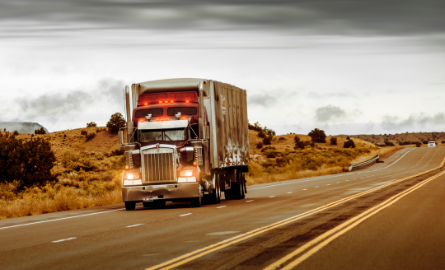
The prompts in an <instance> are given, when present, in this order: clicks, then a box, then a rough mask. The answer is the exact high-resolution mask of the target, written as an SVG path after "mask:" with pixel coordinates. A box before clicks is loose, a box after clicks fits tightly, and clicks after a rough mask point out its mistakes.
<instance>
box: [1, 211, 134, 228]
mask: <svg viewBox="0 0 445 270" xmlns="http://www.w3.org/2000/svg"><path fill="white" fill-rule="evenodd" d="M124 209H125V208H121V209H116V210H110V211H102V212H96V213H91V214H85V215H79V216H72V217H65V218H57V219H49V220H42V221H37V222H32V223H25V224H18V225H12V226H6V227H1V228H0V230H3V229H10V228H16V227H23V226H29V225H35V224H40V223H47V222H53V221H59V220H65V219H71V218H78V217H87V216H93V215H98V214H103V213H110V212H116V211H121V210H124Z"/></svg>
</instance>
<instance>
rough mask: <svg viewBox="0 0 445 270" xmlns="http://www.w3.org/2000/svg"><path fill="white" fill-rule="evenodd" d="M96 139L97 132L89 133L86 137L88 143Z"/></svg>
mask: <svg viewBox="0 0 445 270" xmlns="http://www.w3.org/2000/svg"><path fill="white" fill-rule="evenodd" d="M94 137H96V132H92V133H88V134H87V135H85V138H86V141H87V142H88V141H91V140H92V139H93V138H94Z"/></svg>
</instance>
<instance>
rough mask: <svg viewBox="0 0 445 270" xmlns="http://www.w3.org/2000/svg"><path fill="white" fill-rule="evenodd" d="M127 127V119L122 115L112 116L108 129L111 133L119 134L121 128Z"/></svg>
mask: <svg viewBox="0 0 445 270" xmlns="http://www.w3.org/2000/svg"><path fill="white" fill-rule="evenodd" d="M122 127H125V119H124V117H123V116H122V114H121V113H115V114H113V115H111V118H110V120H109V121H108V123H107V128H108V130H109V131H110V132H111V133H117V132H118V131H119V129H120V128H122Z"/></svg>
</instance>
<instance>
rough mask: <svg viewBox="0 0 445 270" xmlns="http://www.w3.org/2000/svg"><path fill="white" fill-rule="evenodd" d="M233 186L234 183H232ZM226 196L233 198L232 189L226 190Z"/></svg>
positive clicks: (229, 198)
mask: <svg viewBox="0 0 445 270" xmlns="http://www.w3.org/2000/svg"><path fill="white" fill-rule="evenodd" d="M232 188H233V185H232ZM224 197H225V198H226V200H233V192H232V189H228V190H224Z"/></svg>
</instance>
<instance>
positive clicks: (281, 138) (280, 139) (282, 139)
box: [278, 137, 286, 141]
mask: <svg viewBox="0 0 445 270" xmlns="http://www.w3.org/2000/svg"><path fill="white" fill-rule="evenodd" d="M278 140H279V141H285V140H286V138H284V137H280V138H278Z"/></svg>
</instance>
